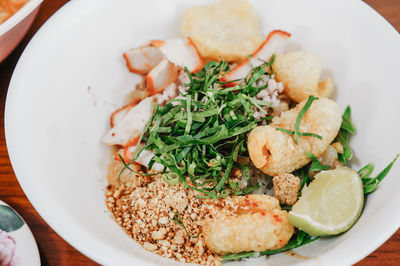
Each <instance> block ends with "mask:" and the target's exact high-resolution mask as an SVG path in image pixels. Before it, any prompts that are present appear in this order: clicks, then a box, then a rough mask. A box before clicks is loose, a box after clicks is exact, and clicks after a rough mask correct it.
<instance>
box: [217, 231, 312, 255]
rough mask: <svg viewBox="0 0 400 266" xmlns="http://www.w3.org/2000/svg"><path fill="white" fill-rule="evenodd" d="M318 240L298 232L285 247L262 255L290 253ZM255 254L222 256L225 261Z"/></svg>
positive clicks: (267, 251) (252, 252)
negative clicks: (289, 251)
mask: <svg viewBox="0 0 400 266" xmlns="http://www.w3.org/2000/svg"><path fill="white" fill-rule="evenodd" d="M317 239H319V237H315V238H312V237H311V236H310V235H309V234H307V233H306V232H303V231H301V230H297V233H296V234H295V235H293V236H292V238H291V239H290V241H289V242H288V243H287V244H286V245H285V246H284V247H282V248H279V249H272V250H266V251H262V252H260V255H273V254H277V253H281V252H284V251H288V250H291V249H295V248H298V247H301V246H304V245H307V244H309V243H311V242H313V241H315V240H317ZM254 254H255V252H254V251H251V252H241V253H236V254H227V255H224V256H222V259H223V260H237V259H243V258H249V257H252V256H254Z"/></svg>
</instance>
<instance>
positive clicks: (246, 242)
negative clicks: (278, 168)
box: [203, 195, 294, 255]
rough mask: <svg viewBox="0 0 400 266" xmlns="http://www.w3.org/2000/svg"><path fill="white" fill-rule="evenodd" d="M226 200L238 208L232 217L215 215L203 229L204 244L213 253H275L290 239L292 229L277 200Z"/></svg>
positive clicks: (254, 197) (256, 197) (253, 197)
mask: <svg viewBox="0 0 400 266" xmlns="http://www.w3.org/2000/svg"><path fill="white" fill-rule="evenodd" d="M226 200H232V202H233V204H234V205H236V206H237V211H236V213H235V215H232V216H228V217H227V216H225V215H216V216H214V217H213V218H211V219H209V220H207V221H206V223H205V226H204V228H203V235H204V239H205V243H206V245H207V247H208V248H209V249H210V250H211V251H213V252H214V253H217V254H220V255H224V254H228V253H238V252H242V251H264V250H268V249H278V248H281V247H283V246H284V245H286V244H287V242H288V241H289V239H290V238H291V237H292V235H293V232H294V228H293V226H292V225H291V224H290V223H289V218H288V213H287V212H286V211H283V210H281V208H280V206H279V202H278V200H277V199H275V198H273V197H270V196H267V195H247V196H239V197H233V198H232V199H226Z"/></svg>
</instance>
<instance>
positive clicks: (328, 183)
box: [289, 166, 364, 236]
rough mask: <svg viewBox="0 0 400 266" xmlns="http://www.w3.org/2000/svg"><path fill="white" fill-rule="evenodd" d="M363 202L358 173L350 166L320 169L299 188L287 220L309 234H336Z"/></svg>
mask: <svg viewBox="0 0 400 266" xmlns="http://www.w3.org/2000/svg"><path fill="white" fill-rule="evenodd" d="M363 204H364V191H363V185H362V181H361V178H360V176H359V175H358V174H357V173H356V172H355V171H354V170H352V169H351V168H348V167H343V166H342V167H338V168H336V169H334V170H330V171H322V172H321V173H319V174H317V175H316V176H315V180H314V181H312V182H311V183H310V185H309V186H308V187H304V189H303V190H302V196H301V198H300V199H299V200H298V201H297V202H296V204H294V205H293V207H292V211H291V212H289V221H290V223H291V224H292V225H293V226H295V227H297V228H299V229H301V230H303V231H305V232H307V233H308V234H310V235H312V236H328V235H336V234H339V233H342V232H344V231H347V230H348V229H350V227H352V225H353V224H354V223H355V222H356V221H357V219H358V217H359V216H360V214H361V211H362V207H363Z"/></svg>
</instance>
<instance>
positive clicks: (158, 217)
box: [106, 176, 235, 265]
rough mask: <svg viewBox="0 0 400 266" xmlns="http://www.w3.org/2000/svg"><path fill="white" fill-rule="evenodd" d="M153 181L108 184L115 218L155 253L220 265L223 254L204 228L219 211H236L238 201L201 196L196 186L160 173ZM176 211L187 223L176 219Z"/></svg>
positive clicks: (199, 262) (180, 259) (107, 190)
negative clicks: (214, 250) (210, 242)
mask: <svg viewBox="0 0 400 266" xmlns="http://www.w3.org/2000/svg"><path fill="white" fill-rule="evenodd" d="M149 181H150V180H146V182H137V180H136V181H134V180H133V182H135V185H132V184H126V182H123V183H122V184H119V185H109V186H107V189H106V203H107V204H106V205H107V206H108V208H109V210H110V211H111V212H112V216H113V218H114V220H115V221H116V222H117V223H118V224H119V225H120V226H121V227H122V228H123V229H124V231H125V232H126V233H127V234H128V235H129V236H130V237H132V238H133V239H135V240H136V241H137V242H138V243H139V244H141V245H142V246H143V248H145V249H146V250H148V251H151V252H153V253H155V254H158V255H161V256H163V257H167V258H171V259H175V260H177V261H180V262H185V263H197V264H202V265H220V264H221V259H220V257H219V256H218V255H215V254H213V253H212V252H211V251H210V250H209V249H208V248H207V246H206V245H205V241H204V239H203V236H202V234H201V233H202V228H203V225H204V223H205V222H206V221H207V219H209V218H212V217H213V215H216V213H219V214H220V213H225V214H226V215H235V214H234V213H235V209H234V208H235V207H234V205H233V204H229V201H228V202H226V201H214V200H210V199H199V198H197V197H196V192H195V191H194V190H185V189H184V188H183V186H182V185H181V184H178V185H175V186H170V185H168V184H166V183H164V181H163V180H162V179H161V178H160V177H159V176H156V177H152V180H151V181H150V182H149ZM176 214H179V218H180V220H181V221H182V223H183V225H184V227H183V226H182V225H180V224H179V223H178V222H177V221H176V220H174V217H176V216H175V215H176ZM185 228H186V230H187V232H188V233H186V231H185Z"/></svg>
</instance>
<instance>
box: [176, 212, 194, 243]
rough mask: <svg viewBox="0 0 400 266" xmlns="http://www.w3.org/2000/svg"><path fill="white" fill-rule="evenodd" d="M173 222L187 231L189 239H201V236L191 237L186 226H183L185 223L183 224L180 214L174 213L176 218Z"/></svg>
mask: <svg viewBox="0 0 400 266" xmlns="http://www.w3.org/2000/svg"><path fill="white" fill-rule="evenodd" d="M172 221H174V223H176V224H178V225H180V226H182V227H183V229H184V230H185V232H186V234H187V235H188V236H189V237H192V238H197V237H199V235H200V234H197V235H195V236H193V235H191V234H190V233H189V231H188V230H187V229H186V226H185V225H184V224H183V222H182V220H181V216H180V214H179V212H175V213H174V217H172Z"/></svg>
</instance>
